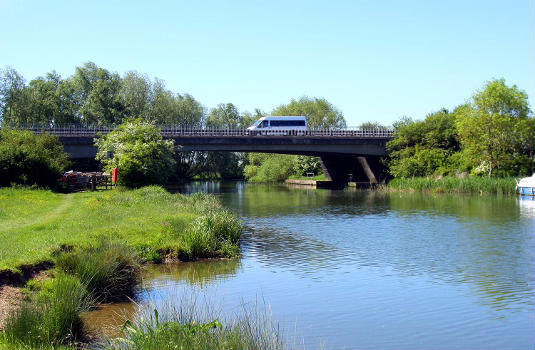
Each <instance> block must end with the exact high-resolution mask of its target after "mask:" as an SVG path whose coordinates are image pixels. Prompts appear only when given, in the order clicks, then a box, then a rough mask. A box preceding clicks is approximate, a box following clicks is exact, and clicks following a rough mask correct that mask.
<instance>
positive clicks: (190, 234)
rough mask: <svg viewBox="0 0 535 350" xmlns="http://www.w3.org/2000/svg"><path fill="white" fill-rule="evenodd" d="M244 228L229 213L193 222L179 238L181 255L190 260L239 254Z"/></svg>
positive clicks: (206, 216) (213, 215)
mask: <svg viewBox="0 0 535 350" xmlns="http://www.w3.org/2000/svg"><path fill="white" fill-rule="evenodd" d="M242 232H243V227H242V225H241V223H240V222H239V221H236V219H235V218H234V216H233V215H232V214H230V213H229V212H214V213H210V214H208V215H203V216H201V217H199V218H197V219H196V220H195V221H193V222H192V223H191V224H190V225H189V226H188V227H187V228H186V230H185V231H184V232H183V233H182V234H181V235H180V237H179V242H180V243H179V246H180V251H179V255H181V256H184V255H185V256H186V257H187V258H188V260H194V259H196V258H211V257H217V256H220V257H221V256H223V257H232V256H236V255H238V254H239V246H238V244H239V239H240V236H241V234H242Z"/></svg>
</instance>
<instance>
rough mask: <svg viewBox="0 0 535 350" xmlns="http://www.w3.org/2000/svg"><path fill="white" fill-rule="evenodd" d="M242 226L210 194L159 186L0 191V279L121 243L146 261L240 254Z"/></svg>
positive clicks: (7, 189)
mask: <svg viewBox="0 0 535 350" xmlns="http://www.w3.org/2000/svg"><path fill="white" fill-rule="evenodd" d="M241 232H242V226H241V224H240V222H239V221H238V220H237V218H236V217H235V216H234V215H232V214H231V213H230V212H228V211H227V210H225V209H224V208H223V207H222V206H221V205H220V203H219V202H218V201H217V199H216V198H215V197H213V196H211V195H205V194H194V195H181V194H171V193H169V192H167V191H166V190H165V189H163V188H161V187H157V186H148V187H144V188H140V189H136V190H113V191H104V192H85V193H72V194H59V193H53V192H51V191H47V190H36V189H28V188H16V187H14V188H2V189H0V241H1V242H2V245H0V283H1V280H2V279H3V278H4V279H5V278H15V277H16V276H17V275H18V276H21V275H22V272H23V270H24V269H26V268H27V267H28V266H37V265H39V264H43V263H44V264H50V262H52V261H54V256H56V255H58V254H59V253H61V252H62V251H64V250H69V249H78V248H83V249H87V250H91V249H94V248H95V247H97V246H98V245H99V242H101V241H102V240H107V241H110V242H123V243H124V244H125V245H126V246H127V247H130V248H132V249H134V251H135V252H136V255H137V256H138V257H139V258H140V259H141V260H145V261H152V262H160V261H162V260H163V259H165V258H171V259H173V258H176V259H181V260H194V259H196V258H200V257H203V258H209V257H233V256H236V255H238V254H239V237H240V234H241Z"/></svg>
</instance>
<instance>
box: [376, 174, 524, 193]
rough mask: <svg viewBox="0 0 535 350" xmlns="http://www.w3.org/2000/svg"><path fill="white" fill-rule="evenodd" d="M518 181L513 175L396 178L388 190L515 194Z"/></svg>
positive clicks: (388, 186)
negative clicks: (503, 176) (499, 176)
mask: <svg viewBox="0 0 535 350" xmlns="http://www.w3.org/2000/svg"><path fill="white" fill-rule="evenodd" d="M515 185H516V181H515V179H514V178H512V177H507V178H493V177H491V178H489V177H479V176H469V177H466V178H464V179H461V178H457V177H452V176H447V177H443V178H439V179H437V178H427V177H414V178H396V179H393V180H392V181H390V182H389V183H388V185H387V187H386V189H387V190H398V191H423V192H434V193H480V194H483V193H485V194H514V193H515Z"/></svg>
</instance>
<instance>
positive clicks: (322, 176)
mask: <svg viewBox="0 0 535 350" xmlns="http://www.w3.org/2000/svg"><path fill="white" fill-rule="evenodd" d="M289 179H290V180H315V181H327V178H326V177H325V174H319V175H316V176H298V175H292V176H290V177H289Z"/></svg>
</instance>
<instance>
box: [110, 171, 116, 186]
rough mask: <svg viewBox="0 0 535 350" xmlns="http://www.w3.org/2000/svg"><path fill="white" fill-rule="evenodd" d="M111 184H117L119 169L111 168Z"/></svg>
mask: <svg viewBox="0 0 535 350" xmlns="http://www.w3.org/2000/svg"><path fill="white" fill-rule="evenodd" d="M111 182H112V183H114V184H115V183H117V168H111Z"/></svg>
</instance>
